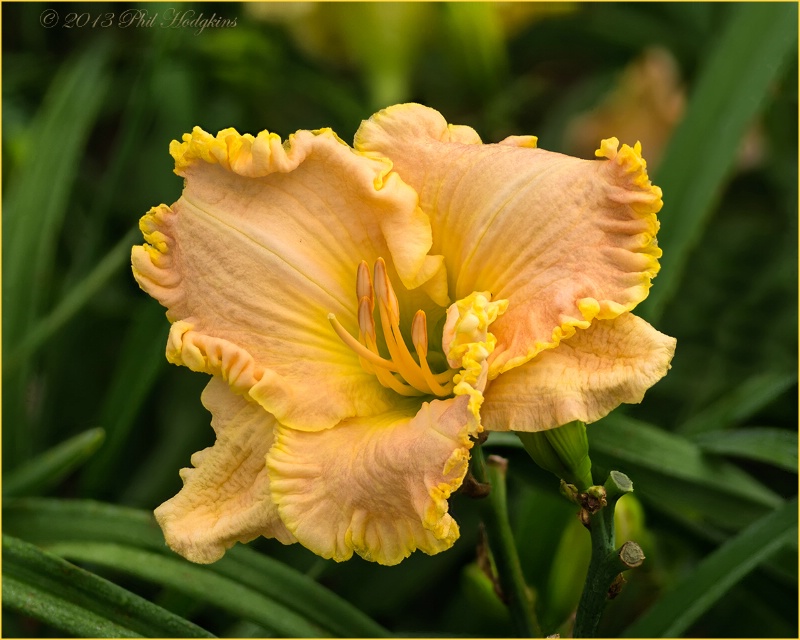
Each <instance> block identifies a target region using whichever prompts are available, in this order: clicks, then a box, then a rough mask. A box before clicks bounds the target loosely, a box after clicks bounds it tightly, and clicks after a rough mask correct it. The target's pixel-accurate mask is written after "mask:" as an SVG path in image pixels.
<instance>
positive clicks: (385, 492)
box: [267, 396, 472, 565]
mask: <svg viewBox="0 0 800 640" xmlns="http://www.w3.org/2000/svg"><path fill="white" fill-rule="evenodd" d="M467 402H468V400H467V397H465V396H464V397H460V398H450V399H448V400H435V401H433V402H431V403H425V404H423V405H422V408H421V409H419V411H418V412H417V413H416V415H414V412H415V407H419V405H418V404H416V405H414V404H413V403H412V404H408V405H407V408H406V409H405V410H399V411H395V412H391V413H386V414H383V415H380V416H373V417H371V418H353V419H351V420H346V421H344V422H342V423H341V424H339V425H337V426H336V427H334V428H333V429H329V430H327V431H320V432H304V431H296V430H293V429H288V428H285V427H279V428H278V431H277V436H276V439H275V444H274V445H273V447H272V449H271V450H270V452H269V455H268V457H267V467H268V469H269V473H270V479H271V481H272V498H273V500H274V502H275V503H276V504H277V505H278V512H279V513H280V516H281V518H282V519H283V521H284V523H285V524H286V526H287V528H288V529H289V530H290V531H291V532H292V533H293V534H294V535H295V536H296V537H297V539H298V541H299V542H300V543H301V544H302V545H303V546H305V547H307V548H309V549H311V550H312V551H313V552H314V553H316V554H318V555H320V556H322V557H324V558H333V559H334V560H336V561H343V560H347V559H349V558H350V557H351V556H352V555H353V552H354V551H355V552H356V553H357V554H358V555H360V556H362V557H363V558H365V559H367V560H372V561H375V562H378V563H380V564H385V565H394V564H397V563H399V562H400V561H401V560H403V559H404V558H406V557H408V556H409V555H410V554H411V552H413V551H414V550H415V549H421V550H422V551H424V552H425V553H428V554H434V553H438V552H440V551H443V550H445V549H448V548H450V547H451V546H452V544H453V543H454V542H455V540H456V539H457V538H458V525H457V524H456V522H455V521H454V520H453V518H452V517H451V516H450V515H449V514H448V513H447V508H448V505H447V499H448V497H449V496H450V494H451V492H452V491H454V490H455V489H457V488H458V487H459V486H460V485H461V481H462V480H463V478H464V475H465V473H466V471H467V466H468V461H469V449H470V447H471V446H472V443H471V441H470V440H469V438H468V435H467V409H466V406H467Z"/></svg>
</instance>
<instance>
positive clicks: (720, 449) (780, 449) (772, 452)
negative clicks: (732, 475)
mask: <svg viewBox="0 0 800 640" xmlns="http://www.w3.org/2000/svg"><path fill="white" fill-rule="evenodd" d="M694 441H695V442H696V443H697V444H698V445H699V446H700V448H701V449H703V451H710V452H712V453H719V454H723V455H730V456H737V457H740V458H747V459H749V460H758V461H760V462H766V463H767V464H771V465H774V466H776V467H780V468H781V469H785V470H786V471H791V472H794V473H797V432H795V431H787V430H786V429H770V428H766V427H761V428H753V429H732V430H728V431H713V432H711V433H703V434H701V435H699V436H697V437H696V438H694Z"/></svg>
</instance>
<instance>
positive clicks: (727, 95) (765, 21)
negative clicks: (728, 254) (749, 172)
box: [637, 2, 797, 322]
mask: <svg viewBox="0 0 800 640" xmlns="http://www.w3.org/2000/svg"><path fill="white" fill-rule="evenodd" d="M796 42H797V5H796V4H795V3H782V2H773V3H760V2H759V3H752V2H749V3H742V4H739V5H737V6H736V8H735V11H734V13H733V14H732V17H731V18H730V20H729V21H728V23H727V24H726V25H725V27H724V29H723V32H722V34H721V35H720V38H719V40H718V42H717V45H716V47H715V49H714V50H713V52H712V53H711V55H710V56H709V58H708V60H707V62H706V64H705V66H704V67H703V69H702V70H701V73H700V76H699V78H698V80H697V83H696V85H695V88H694V92H693V94H692V96H691V97H690V101H689V106H688V109H687V112H686V115H685V117H684V119H683V121H682V122H681V124H680V125H679V127H678V129H677V130H676V132H675V134H674V136H673V137H672V139H671V141H670V143H669V146H668V147H667V150H666V152H665V154H664V159H663V161H662V164H661V167H660V169H659V171H658V173H657V174H656V176H655V177H654V182H655V183H656V184H657V185H659V186H660V187H661V188H662V189H663V190H664V202H665V207H664V211H663V214H662V215H661V230H660V231H659V235H658V244H659V246H660V247H661V248H662V249H663V250H664V256H663V258H662V259H661V267H662V268H661V272H660V275H659V278H658V283H657V286H655V287H653V289H652V292H651V293H650V296H649V297H648V298H647V300H645V301H644V302H643V303H642V304H641V305H640V306H639V311H638V312H637V313H640V314H641V315H643V317H645V318H646V319H648V320H649V321H651V322H653V321H656V320H658V318H659V317H660V316H661V314H662V312H663V311H664V308H665V306H666V305H667V303H668V302H669V301H670V299H671V298H672V296H673V295H674V294H675V292H676V290H677V288H678V285H679V283H680V280H681V278H682V276H683V272H684V269H685V267H686V264H687V261H688V259H689V255H690V254H691V252H692V250H693V249H694V247H695V246H696V245H697V243H698V241H699V240H700V237H701V235H702V233H703V229H704V228H705V226H706V223H707V221H708V219H709V217H710V214H711V212H712V211H713V206H714V202H715V199H716V198H717V197H718V195H719V193H720V190H721V187H722V185H723V183H724V181H725V179H726V178H727V177H728V176H729V174H730V172H731V169H732V167H733V163H734V160H735V158H736V152H737V150H738V147H739V143H740V141H741V140H742V137H743V136H744V134H745V132H746V130H747V127H748V126H750V125H751V124H752V121H753V119H754V117H755V116H756V114H757V113H758V112H759V110H760V109H761V108H762V106H763V104H764V101H765V98H766V97H767V95H768V92H769V91H770V88H771V86H772V84H773V82H774V81H775V79H776V78H777V77H778V74H779V73H780V71H781V69H782V67H783V63H784V62H785V61H786V60H787V59H789V58H791V57H792V55H793V54H792V52H793V51H794V49H795V45H796ZM795 55H796V54H795ZM645 152H646V150H645Z"/></svg>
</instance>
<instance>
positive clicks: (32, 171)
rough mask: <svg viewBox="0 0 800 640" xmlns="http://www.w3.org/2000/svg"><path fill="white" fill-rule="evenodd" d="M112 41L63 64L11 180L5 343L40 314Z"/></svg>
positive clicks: (101, 93)
mask: <svg viewBox="0 0 800 640" xmlns="http://www.w3.org/2000/svg"><path fill="white" fill-rule="evenodd" d="M107 45H108V42H107V41H106V40H105V39H100V40H98V41H97V43H96V46H93V47H90V48H88V49H86V50H85V51H84V52H83V53H82V54H80V55H77V56H76V57H75V58H72V59H69V60H67V62H65V63H64V66H63V68H62V69H61V71H60V73H59V76H58V77H57V78H56V80H55V81H54V82H53V86H52V88H51V90H50V92H49V93H48V95H47V97H46V98H45V102H44V105H43V106H42V108H41V111H40V113H39V114H38V116H37V125H36V129H35V130H36V133H35V134H34V137H33V139H32V141H31V148H32V149H33V150H34V152H33V154H32V157H31V158H30V160H29V161H28V164H26V165H24V166H22V167H20V168H18V170H17V176H18V179H16V180H12V181H11V182H10V184H9V188H8V191H7V195H6V198H5V201H4V207H3V237H4V242H3V302H4V304H3V312H4V313H3V316H4V318H3V344H4V345H7V346H11V347H13V346H15V345H16V344H18V341H19V340H20V339H21V338H22V336H23V335H24V334H25V333H26V332H27V330H28V329H29V327H30V326H31V321H33V320H35V319H36V317H37V315H38V314H39V313H40V312H41V305H42V303H43V299H42V292H43V289H44V287H45V283H47V282H48V281H49V276H50V271H51V269H52V261H53V256H54V255H55V251H54V246H55V241H56V238H57V237H58V233H59V232H60V230H61V227H62V224H63V221H64V217H65V215H66V212H67V209H68V203H69V194H70V189H71V187H72V183H73V181H74V179H75V174H76V171H77V168H78V166H79V164H80V163H79V159H80V156H81V154H82V153H83V148H84V146H85V144H86V140H87V138H88V135H89V131H90V128H91V126H92V125H93V123H94V121H95V118H96V115H97V112H98V111H99V109H100V106H101V105H102V101H103V97H104V94H105V91H106V88H107V85H108V72H107V69H106V64H107V60H108V58H109V53H110V49H109V47H108V46H107ZM54 147H55V149H54ZM56 149H57V150H56ZM17 176H12V177H17ZM43 185H47V186H46V188H43Z"/></svg>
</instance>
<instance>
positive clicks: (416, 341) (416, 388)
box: [328, 258, 455, 397]
mask: <svg viewBox="0 0 800 640" xmlns="http://www.w3.org/2000/svg"><path fill="white" fill-rule="evenodd" d="M356 296H357V297H358V340H356V339H355V338H354V337H353V336H351V335H350V334H349V333H348V332H347V330H346V329H345V328H344V327H343V326H342V325H341V324H340V323H339V322H338V321H337V320H336V317H335V316H334V315H333V314H329V315H328V319H329V320H330V322H331V325H332V326H333V329H334V331H336V334H337V335H338V336H339V337H340V338H341V339H342V341H343V342H344V343H345V344H346V345H347V346H348V347H350V348H351V349H352V350H353V351H355V352H356V353H357V354H358V356H359V361H360V362H361V366H362V367H363V368H364V370H365V371H367V372H369V373H373V374H374V375H375V376H376V377H377V378H378V381H379V382H380V383H381V384H382V385H383V386H384V387H387V388H389V389H393V390H394V391H396V392H397V393H400V394H402V395H406V396H419V395H429V394H430V395H436V396H440V397H444V396H448V395H450V393H451V392H452V390H453V382H452V379H453V376H454V374H455V371H452V370H448V371H444V372H442V373H433V371H431V368H430V365H429V364H428V360H427V355H428V327H427V321H426V317H425V313H424V312H423V311H421V310H420V311H417V313H416V314H415V316H414V320H413V321H412V323H411V341H412V343H413V345H414V350H415V351H416V354H417V360H415V359H414V357H413V356H412V355H411V352H410V351H409V349H408V346H407V345H406V343H405V340H404V339H403V336H402V333H401V331H400V303H399V301H398V299H397V295H396V294H395V291H394V287H392V283H391V280H390V279H389V274H388V273H387V271H386V263H385V261H384V260H383V258H378V260H377V261H376V262H375V270H374V281H373V279H372V278H370V274H369V268H368V266H367V263H366V262H364V261H363V260H362V261H361V263H360V264H359V265H358V270H357V273H356ZM376 299H377V302H378V312H379V314H380V319H381V330H382V332H383V338H384V342H385V343H386V349H387V350H388V352H389V358H388V359H387V358H384V357H383V356H381V355H380V351H379V349H378V339H377V332H376V327H375V319H374V316H373V312H374V309H375V301H376Z"/></svg>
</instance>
